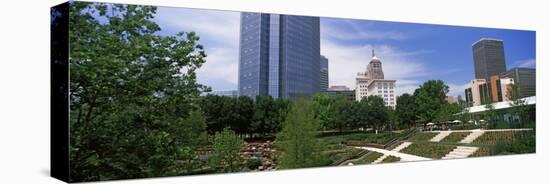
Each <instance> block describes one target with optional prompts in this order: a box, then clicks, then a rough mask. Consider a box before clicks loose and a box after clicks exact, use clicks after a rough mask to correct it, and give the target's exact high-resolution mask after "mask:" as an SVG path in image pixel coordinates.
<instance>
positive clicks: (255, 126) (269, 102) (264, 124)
mask: <svg viewBox="0 0 550 184" xmlns="http://www.w3.org/2000/svg"><path fill="white" fill-rule="evenodd" d="M274 104H275V103H274V100H273V98H272V97H271V96H256V103H255V104H254V118H253V119H254V121H253V123H252V130H253V131H254V132H255V133H257V134H260V135H262V136H265V135H266V134H267V133H270V130H272V128H273V126H274V124H276V123H277V113H278V112H277V110H276V109H275V106H274Z"/></svg>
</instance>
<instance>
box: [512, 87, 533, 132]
mask: <svg viewBox="0 0 550 184" xmlns="http://www.w3.org/2000/svg"><path fill="white" fill-rule="evenodd" d="M508 98H509V99H510V100H511V101H512V102H511V103H510V105H511V106H512V108H510V112H511V114H513V115H515V116H517V117H518V120H519V123H520V126H522V127H523V124H524V122H525V120H528V119H529V117H528V116H529V114H528V111H529V107H528V106H527V101H526V100H525V99H524V98H522V97H521V89H520V87H519V85H517V84H512V88H511V89H510V91H509V93H508Z"/></svg>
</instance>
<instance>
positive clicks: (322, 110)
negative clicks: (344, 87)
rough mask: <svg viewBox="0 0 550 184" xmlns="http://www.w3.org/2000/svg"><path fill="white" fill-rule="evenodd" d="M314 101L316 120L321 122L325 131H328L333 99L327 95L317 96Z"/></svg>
mask: <svg viewBox="0 0 550 184" xmlns="http://www.w3.org/2000/svg"><path fill="white" fill-rule="evenodd" d="M312 101H313V104H312V105H313V111H314V112H315V113H314V115H315V118H316V119H318V120H319V122H320V124H321V127H322V128H323V129H327V128H328V127H329V123H330V114H329V113H330V110H331V105H332V98H331V97H330V96H328V95H325V94H315V95H314V96H313V99H312Z"/></svg>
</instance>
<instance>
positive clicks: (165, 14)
mask: <svg viewBox="0 0 550 184" xmlns="http://www.w3.org/2000/svg"><path fill="white" fill-rule="evenodd" d="M155 19H156V20H157V22H158V23H159V25H161V28H162V29H171V30H177V31H178V32H179V31H186V32H189V31H194V32H196V33H197V35H199V37H200V40H199V43H200V44H202V45H203V46H204V50H205V52H206V55H207V57H206V63H205V64H204V65H203V66H202V67H201V68H200V69H199V70H197V80H198V82H199V83H201V84H204V85H207V86H210V87H212V90H235V89H237V79H238V61H239V58H238V56H239V54H238V53H239V21H240V13H239V12H230V11H212V10H196V9H184V8H159V10H158V13H157V16H156V17H155Z"/></svg>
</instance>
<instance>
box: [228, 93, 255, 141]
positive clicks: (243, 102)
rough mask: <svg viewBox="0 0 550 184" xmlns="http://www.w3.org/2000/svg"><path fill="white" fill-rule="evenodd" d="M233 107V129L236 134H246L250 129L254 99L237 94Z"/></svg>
mask: <svg viewBox="0 0 550 184" xmlns="http://www.w3.org/2000/svg"><path fill="white" fill-rule="evenodd" d="M235 100H236V103H235V107H234V108H233V110H234V111H235V112H234V113H233V115H234V116H236V117H235V118H234V119H235V120H234V125H233V126H232V127H234V129H233V130H235V132H237V133H238V134H241V135H243V134H247V133H249V131H250V126H251V125H252V118H253V117H254V101H252V99H250V97H248V96H239V97H238V98H236V99H235Z"/></svg>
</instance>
